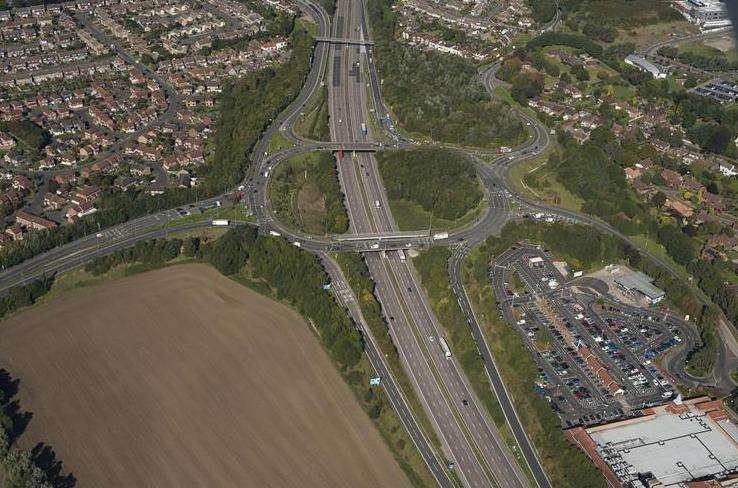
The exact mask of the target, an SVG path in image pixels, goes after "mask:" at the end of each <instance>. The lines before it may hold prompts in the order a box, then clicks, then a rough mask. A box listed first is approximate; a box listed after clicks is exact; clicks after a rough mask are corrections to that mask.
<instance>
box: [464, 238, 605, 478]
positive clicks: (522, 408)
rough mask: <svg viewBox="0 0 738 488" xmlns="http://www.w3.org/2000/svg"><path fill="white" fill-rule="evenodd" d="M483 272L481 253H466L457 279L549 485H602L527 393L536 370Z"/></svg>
mask: <svg viewBox="0 0 738 488" xmlns="http://www.w3.org/2000/svg"><path fill="white" fill-rule="evenodd" d="M479 269H484V270H486V269H487V263H486V262H484V255H483V254H482V253H481V252H479V251H478V250H474V251H472V253H471V254H470V255H469V257H468V258H467V260H466V262H465V263H464V273H463V280H464V285H465V286H466V289H467V291H468V292H469V298H470V299H471V301H472V306H473V307H474V308H475V310H476V311H477V317H478V319H479V323H480V326H481V327H482V331H483V332H484V335H485V337H486V340H487V343H488V344H489V346H490V349H491V351H492V354H493V356H494V357H495V361H496V363H497V366H498V368H499V370H500V374H501V375H502V379H503V381H504V382H505V387H506V388H507V390H508V392H509V394H510V396H511V398H512V400H513V402H514V404H515V408H516V410H517V412H518V416H519V417H520V420H521V422H522V424H523V427H524V428H525V430H526V432H527V434H528V437H529V438H530V440H531V441H532V442H533V444H534V446H535V448H536V450H537V452H538V455H539V458H540V460H541V463H542V464H543V467H544V469H545V470H546V473H547V474H548V476H549V478H550V479H551V483H552V485H553V486H555V487H557V488H559V487H561V488H564V487H571V488H579V487H582V486H586V487H588V488H595V487H604V486H605V480H604V478H603V477H602V475H601V474H600V473H599V472H598V471H597V469H596V468H595V467H594V466H593V465H592V463H591V462H590V460H589V458H587V456H586V455H585V454H584V453H582V452H581V451H580V450H579V449H578V448H577V447H575V446H574V445H573V444H572V443H570V442H569V441H568V439H567V438H566V436H565V434H564V432H563V431H562V430H561V426H560V424H559V421H558V419H557V417H556V415H555V414H554V413H553V411H552V410H551V408H550V406H549V405H548V402H547V401H546V399H545V398H543V397H542V396H540V395H537V394H535V393H534V392H533V389H532V387H533V385H534V383H535V380H536V378H537V367H536V364H535V361H534V360H533V358H532V357H531V353H530V352H529V351H528V350H527V349H526V348H525V346H524V344H523V341H522V338H521V337H520V335H519V334H518V332H517V331H516V330H514V329H513V328H512V327H511V326H510V325H509V324H507V323H505V322H504V321H503V320H502V319H501V318H500V316H499V312H498V310H497V304H496V302H495V298H494V295H493V293H492V287H491V285H490V284H489V283H488V282H486V281H479V279H478V275H482V276H486V272H485V273H478V272H475V271H474V270H479Z"/></svg>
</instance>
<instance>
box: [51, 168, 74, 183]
mask: <svg viewBox="0 0 738 488" xmlns="http://www.w3.org/2000/svg"><path fill="white" fill-rule="evenodd" d="M53 181H54V182H56V184H57V185H59V186H65V185H71V184H73V183H74V182H75V181H77V173H76V172H75V171H74V170H69V171H61V172H59V173H57V174H55V175H54V179H53Z"/></svg>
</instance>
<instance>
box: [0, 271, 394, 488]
mask: <svg viewBox="0 0 738 488" xmlns="http://www.w3.org/2000/svg"><path fill="white" fill-rule="evenodd" d="M0 366H2V367H5V368H7V369H8V370H9V371H10V372H11V374H12V375H13V376H15V377H17V378H19V379H20V380H21V383H20V394H19V399H20V402H21V406H22V408H23V409H25V410H29V411H31V412H33V418H32V419H31V422H30V425H29V427H28V429H27V431H26V432H25V434H24V435H23V445H24V446H31V445H34V444H35V443H36V442H45V443H46V444H49V445H50V446H51V447H53V448H54V449H55V450H56V453H57V458H58V459H60V460H61V461H62V462H63V463H64V468H65V471H71V472H72V473H73V474H74V476H76V478H77V480H78V483H77V486H78V487H79V488H83V487H97V486H114V487H118V486H121V487H123V486H125V487H129V486H130V487H132V486H136V487H143V486H146V487H180V486H192V487H194V486H197V487H221V486H238V487H280V488H282V487H287V488H289V487H377V486H383V487H384V486H387V487H395V486H408V481H407V479H406V478H405V476H404V474H403V473H402V471H401V469H400V467H399V466H398V464H397V463H396V461H395V460H394V459H393V458H392V456H391V454H390V452H389V450H388V449H387V447H386V445H385V444H384V442H383V441H382V439H381V437H380V436H379V434H378V432H377V431H376V429H375V428H374V426H373V425H372V423H371V421H370V420H369V418H368V417H367V415H366V414H365V413H364V412H363V411H362V410H361V409H360V407H359V406H358V404H357V402H356V401H355V399H354V397H353V395H352V393H351V391H350V390H349V389H348V387H347V386H346V384H345V383H344V382H343V380H342V379H341V377H340V376H339V375H338V373H337V371H336V370H335V368H334V366H333V364H332V363H331V362H330V360H329V358H328V356H327V355H326V353H325V352H324V350H323V349H322V347H321V346H320V344H319V343H318V340H317V339H316V338H315V336H314V335H313V333H312V331H311V330H310V329H309V326H308V325H306V324H305V322H304V321H303V320H302V318H301V317H300V316H299V315H297V314H296V313H295V312H294V311H292V310H291V309H289V308H288V307H285V306H283V305H281V304H279V303H276V302H274V301H272V300H270V299H268V298H265V297H263V296H261V295H259V294H257V293H255V292H253V291H251V290H249V289H247V288H245V287H243V286H241V285H239V284H237V283H235V282H233V281H231V280H229V279H227V278H225V277H223V276H222V275H220V274H219V273H218V272H217V271H215V270H214V269H212V268H210V267H207V266H204V265H180V266H174V267H169V268H165V269H160V270H157V271H152V272H148V273H144V274H140V275H136V276H132V277H129V278H124V279H121V280H118V281H114V282H109V283H105V284H103V285H100V286H95V287H92V288H82V289H78V290H75V291H73V292H71V293H68V294H65V295H62V296H59V297H57V298H55V299H53V300H51V301H49V302H48V303H44V304H41V305H39V306H37V307H35V308H33V309H30V310H28V311H26V312H24V313H21V314H18V315H16V316H14V317H11V318H10V319H8V320H6V321H4V322H3V323H0Z"/></svg>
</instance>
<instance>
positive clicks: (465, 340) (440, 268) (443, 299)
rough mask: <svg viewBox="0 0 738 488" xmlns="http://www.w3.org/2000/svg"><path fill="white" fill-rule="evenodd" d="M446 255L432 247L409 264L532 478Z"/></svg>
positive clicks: (484, 401) (476, 390)
mask: <svg viewBox="0 0 738 488" xmlns="http://www.w3.org/2000/svg"><path fill="white" fill-rule="evenodd" d="M450 257H451V251H450V250H449V249H446V248H440V247H434V248H431V249H429V250H427V251H424V252H422V253H421V254H420V255H419V256H418V257H417V258H415V259H414V260H413V264H414V265H415V267H416V269H417V270H418V273H419V274H420V279H421V281H422V283H423V287H424V288H425V291H426V292H427V293H428V299H429V300H430V303H431V306H432V307H433V311H434V312H435V314H436V317H437V318H438V321H439V322H440V324H441V325H442V326H443V329H444V332H445V336H446V340H447V341H448V343H449V346H450V347H451V350H452V351H453V353H454V355H455V356H456V358H457V359H458V361H459V364H460V365H461V368H462V369H463V371H464V374H465V375H466V377H467V379H468V380H469V383H470V384H471V386H472V388H473V389H474V393H475V394H476V395H477V397H478V398H479V399H480V400H481V401H482V404H483V405H484V407H485V408H486V409H487V412H488V413H489V415H490V417H491V418H492V420H493V421H494V423H495V425H496V426H497V429H498V430H499V431H500V433H501V435H502V437H503V439H504V440H505V442H506V443H507V445H508V446H509V447H510V450H511V452H512V453H513V454H514V455H515V457H516V459H517V461H518V464H519V465H520V467H521V468H522V469H523V471H524V472H525V473H526V475H527V476H528V477H529V479H530V480H531V481H532V480H533V478H532V473H531V472H530V469H529V467H528V464H527V463H526V462H525V459H524V458H523V457H522V455H521V453H520V451H519V450H518V449H517V442H516V441H515V438H514V436H513V435H512V432H511V431H510V429H509V426H508V425H507V422H506V420H505V415H504V413H503V412H502V408H501V407H500V403H499V401H498V400H497V397H496V396H495V394H494V392H493V391H492V387H491V385H490V383H489V378H488V377H487V372H486V371H485V368H484V360H483V359H482V356H481V355H480V354H479V352H478V349H477V345H476V342H475V341H474V337H473V336H472V333H471V330H470V329H469V327H468V325H467V320H466V317H465V316H464V313H463V311H462V310H461V307H459V303H458V301H457V300H456V296H455V294H454V291H453V288H452V286H451V281H450V280H449V277H448V269H447V265H448V260H449V258H450Z"/></svg>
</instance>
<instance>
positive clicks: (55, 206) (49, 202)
mask: <svg viewBox="0 0 738 488" xmlns="http://www.w3.org/2000/svg"><path fill="white" fill-rule="evenodd" d="M66 203H67V200H66V199H64V198H62V197H60V196H59V195H57V194H56V193H47V194H46V195H44V207H45V208H48V209H49V210H60V209H61V208H62V207H63V206H64V205H65V204H66Z"/></svg>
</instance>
